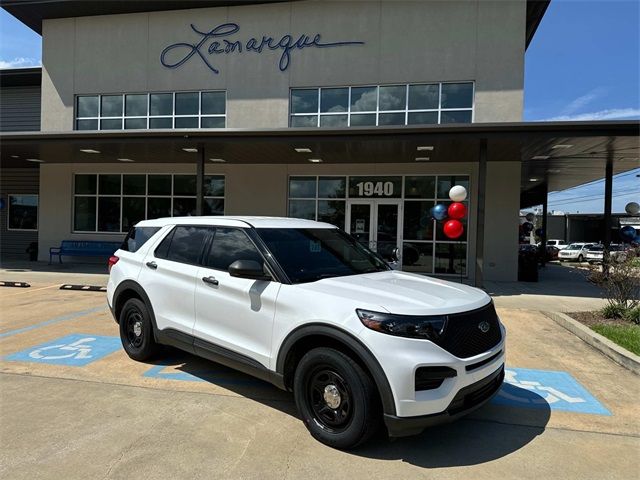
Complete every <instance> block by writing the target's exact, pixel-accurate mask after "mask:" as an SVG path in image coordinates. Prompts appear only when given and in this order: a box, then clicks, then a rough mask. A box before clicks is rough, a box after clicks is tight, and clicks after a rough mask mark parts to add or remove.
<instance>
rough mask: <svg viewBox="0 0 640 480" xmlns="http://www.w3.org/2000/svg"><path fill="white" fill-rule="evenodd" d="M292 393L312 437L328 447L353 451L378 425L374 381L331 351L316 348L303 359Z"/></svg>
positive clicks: (338, 353)
mask: <svg viewBox="0 0 640 480" xmlns="http://www.w3.org/2000/svg"><path fill="white" fill-rule="evenodd" d="M293 392H294V396H295V401H296V406H297V407H298V412H299V413H300V416H301V417H302V420H303V422H304V424H305V426H306V427H307V429H308V430H309V432H310V433H311V435H312V436H313V437H314V438H315V439H316V440H318V441H320V442H322V443H324V444H325V445H328V446H330V447H333V448H338V449H350V448H354V447H356V446H358V445H360V444H362V443H364V442H365V441H367V440H368V439H369V438H370V437H371V436H372V435H373V434H374V433H375V432H376V430H377V428H378V426H379V425H380V419H381V416H380V408H379V401H378V398H377V393H376V389H375V385H374V383H373V381H372V380H371V378H370V377H369V375H367V373H366V372H365V371H364V370H363V369H362V367H360V365H358V364H357V363H356V362H354V361H353V359H351V358H350V357H348V356H347V355H345V354H343V353H342V352H339V351H337V350H334V349H332V348H315V349H313V350H310V351H309V352H307V353H306V354H305V355H304V356H303V357H302V359H301V360H300V363H299V364H298V367H297V368H296V372H295V375H294V380H293Z"/></svg>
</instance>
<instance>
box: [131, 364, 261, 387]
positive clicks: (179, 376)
mask: <svg viewBox="0 0 640 480" xmlns="http://www.w3.org/2000/svg"><path fill="white" fill-rule="evenodd" d="M166 367H167V365H156V366H155V367H152V368H150V369H149V370H147V371H146V372H144V374H143V375H142V376H143V377H148V378H161V379H165V380H179V381H183V382H209V383H215V384H217V385H246V386H252V387H269V388H270V387H271V385H270V384H268V383H266V382H263V381H261V380H258V379H253V378H247V379H242V378H241V379H238V378H233V376H229V374H228V373H227V372H223V371H217V370H202V371H196V370H194V371H193V373H189V372H166V371H163V370H164V369H165V368H166ZM232 375H236V372H233V374H232Z"/></svg>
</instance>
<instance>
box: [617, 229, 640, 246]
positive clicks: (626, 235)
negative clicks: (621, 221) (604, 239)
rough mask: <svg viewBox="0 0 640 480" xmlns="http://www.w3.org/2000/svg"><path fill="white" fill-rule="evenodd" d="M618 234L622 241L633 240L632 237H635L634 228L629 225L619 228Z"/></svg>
mask: <svg viewBox="0 0 640 480" xmlns="http://www.w3.org/2000/svg"><path fill="white" fill-rule="evenodd" d="M618 234H619V235H620V238H621V239H622V241H623V242H629V243H630V242H633V239H634V238H636V235H637V234H636V229H635V228H633V227H632V226H631V225H625V226H624V227H622V228H621V229H620V231H619V232H618Z"/></svg>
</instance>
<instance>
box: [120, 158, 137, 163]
mask: <svg viewBox="0 0 640 480" xmlns="http://www.w3.org/2000/svg"><path fill="white" fill-rule="evenodd" d="M118 161H119V162H133V161H134V160H131V159H130V158H118Z"/></svg>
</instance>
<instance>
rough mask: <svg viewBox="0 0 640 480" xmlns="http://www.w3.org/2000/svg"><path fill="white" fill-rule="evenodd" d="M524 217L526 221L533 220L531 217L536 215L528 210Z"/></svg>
mask: <svg viewBox="0 0 640 480" xmlns="http://www.w3.org/2000/svg"><path fill="white" fill-rule="evenodd" d="M525 218H526V219H527V221H528V222H533V219H534V218H536V216H535V215H534V214H533V213H531V212H529V213H527V216H526V217H525Z"/></svg>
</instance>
